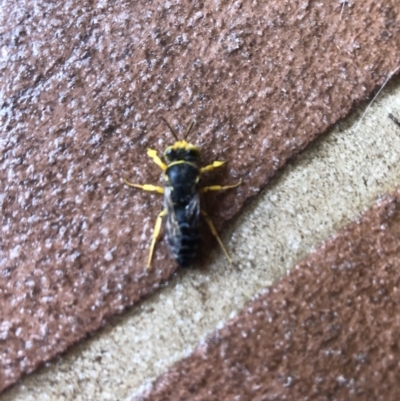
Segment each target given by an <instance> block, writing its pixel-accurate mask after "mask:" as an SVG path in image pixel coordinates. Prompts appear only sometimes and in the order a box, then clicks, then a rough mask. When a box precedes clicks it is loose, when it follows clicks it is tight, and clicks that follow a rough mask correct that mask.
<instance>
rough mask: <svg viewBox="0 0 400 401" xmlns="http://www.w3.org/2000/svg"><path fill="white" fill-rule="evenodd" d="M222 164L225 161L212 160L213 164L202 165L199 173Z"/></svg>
mask: <svg viewBox="0 0 400 401" xmlns="http://www.w3.org/2000/svg"><path fill="white" fill-rule="evenodd" d="M223 164H225V162H220V161H218V160H216V161H215V162H213V164H209V165H208V166H205V167H202V168H201V169H200V174H203V173H206V172H208V171H212V170H214V169H216V168H217V167H221V166H222V165H223Z"/></svg>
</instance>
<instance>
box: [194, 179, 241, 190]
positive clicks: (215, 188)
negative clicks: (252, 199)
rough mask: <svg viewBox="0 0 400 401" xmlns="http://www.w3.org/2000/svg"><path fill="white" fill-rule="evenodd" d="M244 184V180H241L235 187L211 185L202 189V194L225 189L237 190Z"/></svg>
mask: <svg viewBox="0 0 400 401" xmlns="http://www.w3.org/2000/svg"><path fill="white" fill-rule="evenodd" d="M241 183H242V180H240V181H239V182H238V183H237V184H233V185H224V186H221V185H210V186H208V187H204V188H201V192H208V191H222V190H224V189H230V188H236V187H238V186H239V185H240V184H241Z"/></svg>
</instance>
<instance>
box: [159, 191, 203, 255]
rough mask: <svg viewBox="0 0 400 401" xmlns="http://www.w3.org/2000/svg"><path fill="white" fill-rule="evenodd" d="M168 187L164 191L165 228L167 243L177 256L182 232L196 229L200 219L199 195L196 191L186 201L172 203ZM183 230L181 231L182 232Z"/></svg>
mask: <svg viewBox="0 0 400 401" xmlns="http://www.w3.org/2000/svg"><path fill="white" fill-rule="evenodd" d="M171 191H172V189H171V188H170V187H166V188H165V191H164V207H165V209H166V210H167V221H166V228H167V234H168V243H169V246H170V248H171V251H172V253H173V254H174V255H175V256H177V255H178V254H179V252H180V249H181V244H182V238H183V232H185V233H188V230H189V231H192V230H196V231H197V229H198V225H199V221H200V197H199V194H198V193H197V192H195V193H194V194H193V196H192V197H191V198H190V199H189V201H188V202H185V203H180V204H174V203H173V201H172V198H171ZM182 231H183V232H182Z"/></svg>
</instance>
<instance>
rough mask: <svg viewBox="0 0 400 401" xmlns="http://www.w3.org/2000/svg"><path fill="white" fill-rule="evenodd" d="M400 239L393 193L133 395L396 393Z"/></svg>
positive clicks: (149, 400) (343, 396) (149, 398)
mask: <svg viewBox="0 0 400 401" xmlns="http://www.w3.org/2000/svg"><path fill="white" fill-rule="evenodd" d="M399 239H400V192H397V193H396V194H395V195H394V196H393V197H386V198H385V199H381V200H380V201H379V202H378V204H377V205H376V206H375V207H374V208H372V210H370V211H368V212H367V213H366V214H365V215H364V216H362V218H360V219H359V220H358V221H356V222H354V223H351V224H349V225H348V226H347V227H345V228H344V229H343V230H341V231H340V232H339V233H338V234H336V235H335V236H333V237H332V238H331V239H329V240H328V241H327V242H326V243H325V244H324V245H323V246H321V247H320V248H319V249H317V250H316V251H315V252H313V253H312V254H311V255H310V256H308V257H307V258H306V259H304V260H303V261H302V262H301V263H299V264H298V265H297V266H295V268H294V269H293V270H292V271H291V272H290V273H289V275H288V276H286V277H285V278H283V279H282V280H281V281H279V282H278V283H277V284H275V285H273V286H272V287H271V288H270V289H269V290H266V291H264V292H263V293H262V294H261V295H260V296H259V297H258V298H257V299H256V300H255V301H253V302H251V303H250V304H249V305H248V306H247V307H246V308H245V309H244V311H243V312H241V313H240V314H239V315H238V316H237V317H236V318H234V319H233V320H231V321H230V322H229V323H228V324H227V325H225V326H224V327H223V328H222V329H220V330H218V331H217V332H216V333H215V334H214V335H212V336H210V337H209V338H208V339H207V340H206V341H205V342H204V343H203V344H201V345H200V346H199V347H198V348H197V349H196V351H195V352H194V354H193V355H192V356H190V357H188V358H186V359H183V360H182V361H180V362H179V363H177V364H176V365H175V366H174V367H173V368H172V369H171V370H169V371H168V372H167V373H166V374H164V375H163V376H161V377H160V378H159V379H158V380H157V381H156V383H155V386H154V388H153V390H152V391H150V392H148V394H147V395H145V394H143V395H142V396H139V397H137V398H135V399H136V400H141V401H144V400H146V401H156V400H176V401H178V400H182V401H183V400H194V401H195V400H196V401H197V400H207V401H213V400H215V401H217V400H265V401H266V400H310V399H317V400H350V399H351V400H355V399H357V400H382V401H383V400H385V401H386V400H397V399H399V398H400V387H399V385H398V378H399V375H400V367H399V363H398V361H399V358H400V351H399V347H398V344H399V341H400V320H399V318H398V316H399V314H400V273H399V271H400V270H399V269H400V258H399V255H400V241H399Z"/></svg>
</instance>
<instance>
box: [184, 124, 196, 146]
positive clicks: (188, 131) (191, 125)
mask: <svg viewBox="0 0 400 401" xmlns="http://www.w3.org/2000/svg"><path fill="white" fill-rule="evenodd" d="M193 125H194V120H192V121H190V123H189V125H188V127H187V128H186V132H185V137H184V139H185V141H186V138H187V137H188V136H189V133H190V131H191V130H192V128H193Z"/></svg>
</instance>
